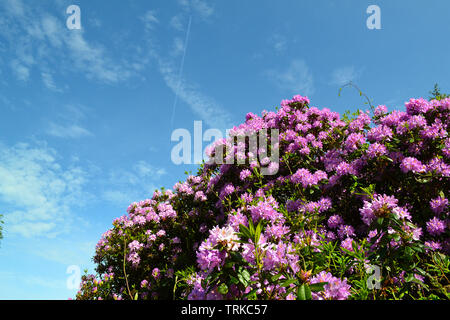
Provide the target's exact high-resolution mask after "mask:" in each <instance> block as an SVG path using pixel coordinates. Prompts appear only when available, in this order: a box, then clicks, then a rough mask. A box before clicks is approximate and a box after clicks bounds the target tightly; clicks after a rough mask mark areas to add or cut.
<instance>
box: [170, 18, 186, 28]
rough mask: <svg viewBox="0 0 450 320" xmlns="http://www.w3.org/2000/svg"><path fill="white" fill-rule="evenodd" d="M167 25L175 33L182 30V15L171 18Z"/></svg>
mask: <svg viewBox="0 0 450 320" xmlns="http://www.w3.org/2000/svg"><path fill="white" fill-rule="evenodd" d="M169 25H170V26H171V27H172V28H174V29H175V30H177V31H183V30H184V24H183V17H182V15H176V16H173V17H172V18H171V19H170V22H169Z"/></svg>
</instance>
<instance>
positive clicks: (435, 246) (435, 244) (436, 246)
mask: <svg viewBox="0 0 450 320" xmlns="http://www.w3.org/2000/svg"><path fill="white" fill-rule="evenodd" d="M424 244H425V247H426V249H425V250H427V249H428V250H431V251H436V250H441V249H442V245H441V243H440V242H439V241H425V243H424Z"/></svg>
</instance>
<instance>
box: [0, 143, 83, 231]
mask: <svg viewBox="0 0 450 320" xmlns="http://www.w3.org/2000/svg"><path fill="white" fill-rule="evenodd" d="M57 158H58V154H57V153H56V151H55V150H53V149H51V148H48V147H47V146H46V145H45V144H40V145H38V146H31V145H29V144H25V143H18V144H16V145H14V146H6V145H3V144H1V148H0V203H2V204H3V205H2V207H3V208H4V209H3V210H4V212H3V213H4V214H5V220H6V223H7V225H8V232H10V233H15V234H20V235H22V236H24V237H27V238H30V237H35V236H45V237H55V236H56V235H58V234H60V233H64V232H68V231H69V230H70V229H71V226H72V225H73V223H74V221H77V219H78V217H77V216H76V215H74V214H73V208H74V207H77V206H79V205H82V203H84V200H83V199H87V198H88V197H87V195H86V194H85V192H84V191H83V190H84V189H83V188H84V186H85V184H86V183H87V173H86V172H85V170H83V169H82V168H81V167H77V166H68V167H63V166H62V165H61V164H60V163H59V162H58V159H57Z"/></svg>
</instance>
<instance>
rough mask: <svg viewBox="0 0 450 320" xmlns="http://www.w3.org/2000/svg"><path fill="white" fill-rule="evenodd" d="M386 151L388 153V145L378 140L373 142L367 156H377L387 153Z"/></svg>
mask: <svg viewBox="0 0 450 320" xmlns="http://www.w3.org/2000/svg"><path fill="white" fill-rule="evenodd" d="M386 153H387V149H386V147H385V146H384V145H383V144H380V143H378V142H376V143H373V144H371V145H370V146H369V148H368V149H367V156H368V157H369V158H376V157H379V156H382V155H385V154H386Z"/></svg>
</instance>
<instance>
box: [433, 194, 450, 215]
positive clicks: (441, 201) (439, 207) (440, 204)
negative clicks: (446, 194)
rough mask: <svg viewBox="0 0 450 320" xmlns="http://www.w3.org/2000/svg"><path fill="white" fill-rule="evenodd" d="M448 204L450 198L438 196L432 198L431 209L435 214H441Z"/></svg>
mask: <svg viewBox="0 0 450 320" xmlns="http://www.w3.org/2000/svg"><path fill="white" fill-rule="evenodd" d="M447 206H448V199H447V198H442V197H437V198H436V199H432V200H431V201H430V207H431V210H432V211H433V212H434V213H435V214H439V213H441V212H444V210H445V209H446V208H447Z"/></svg>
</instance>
